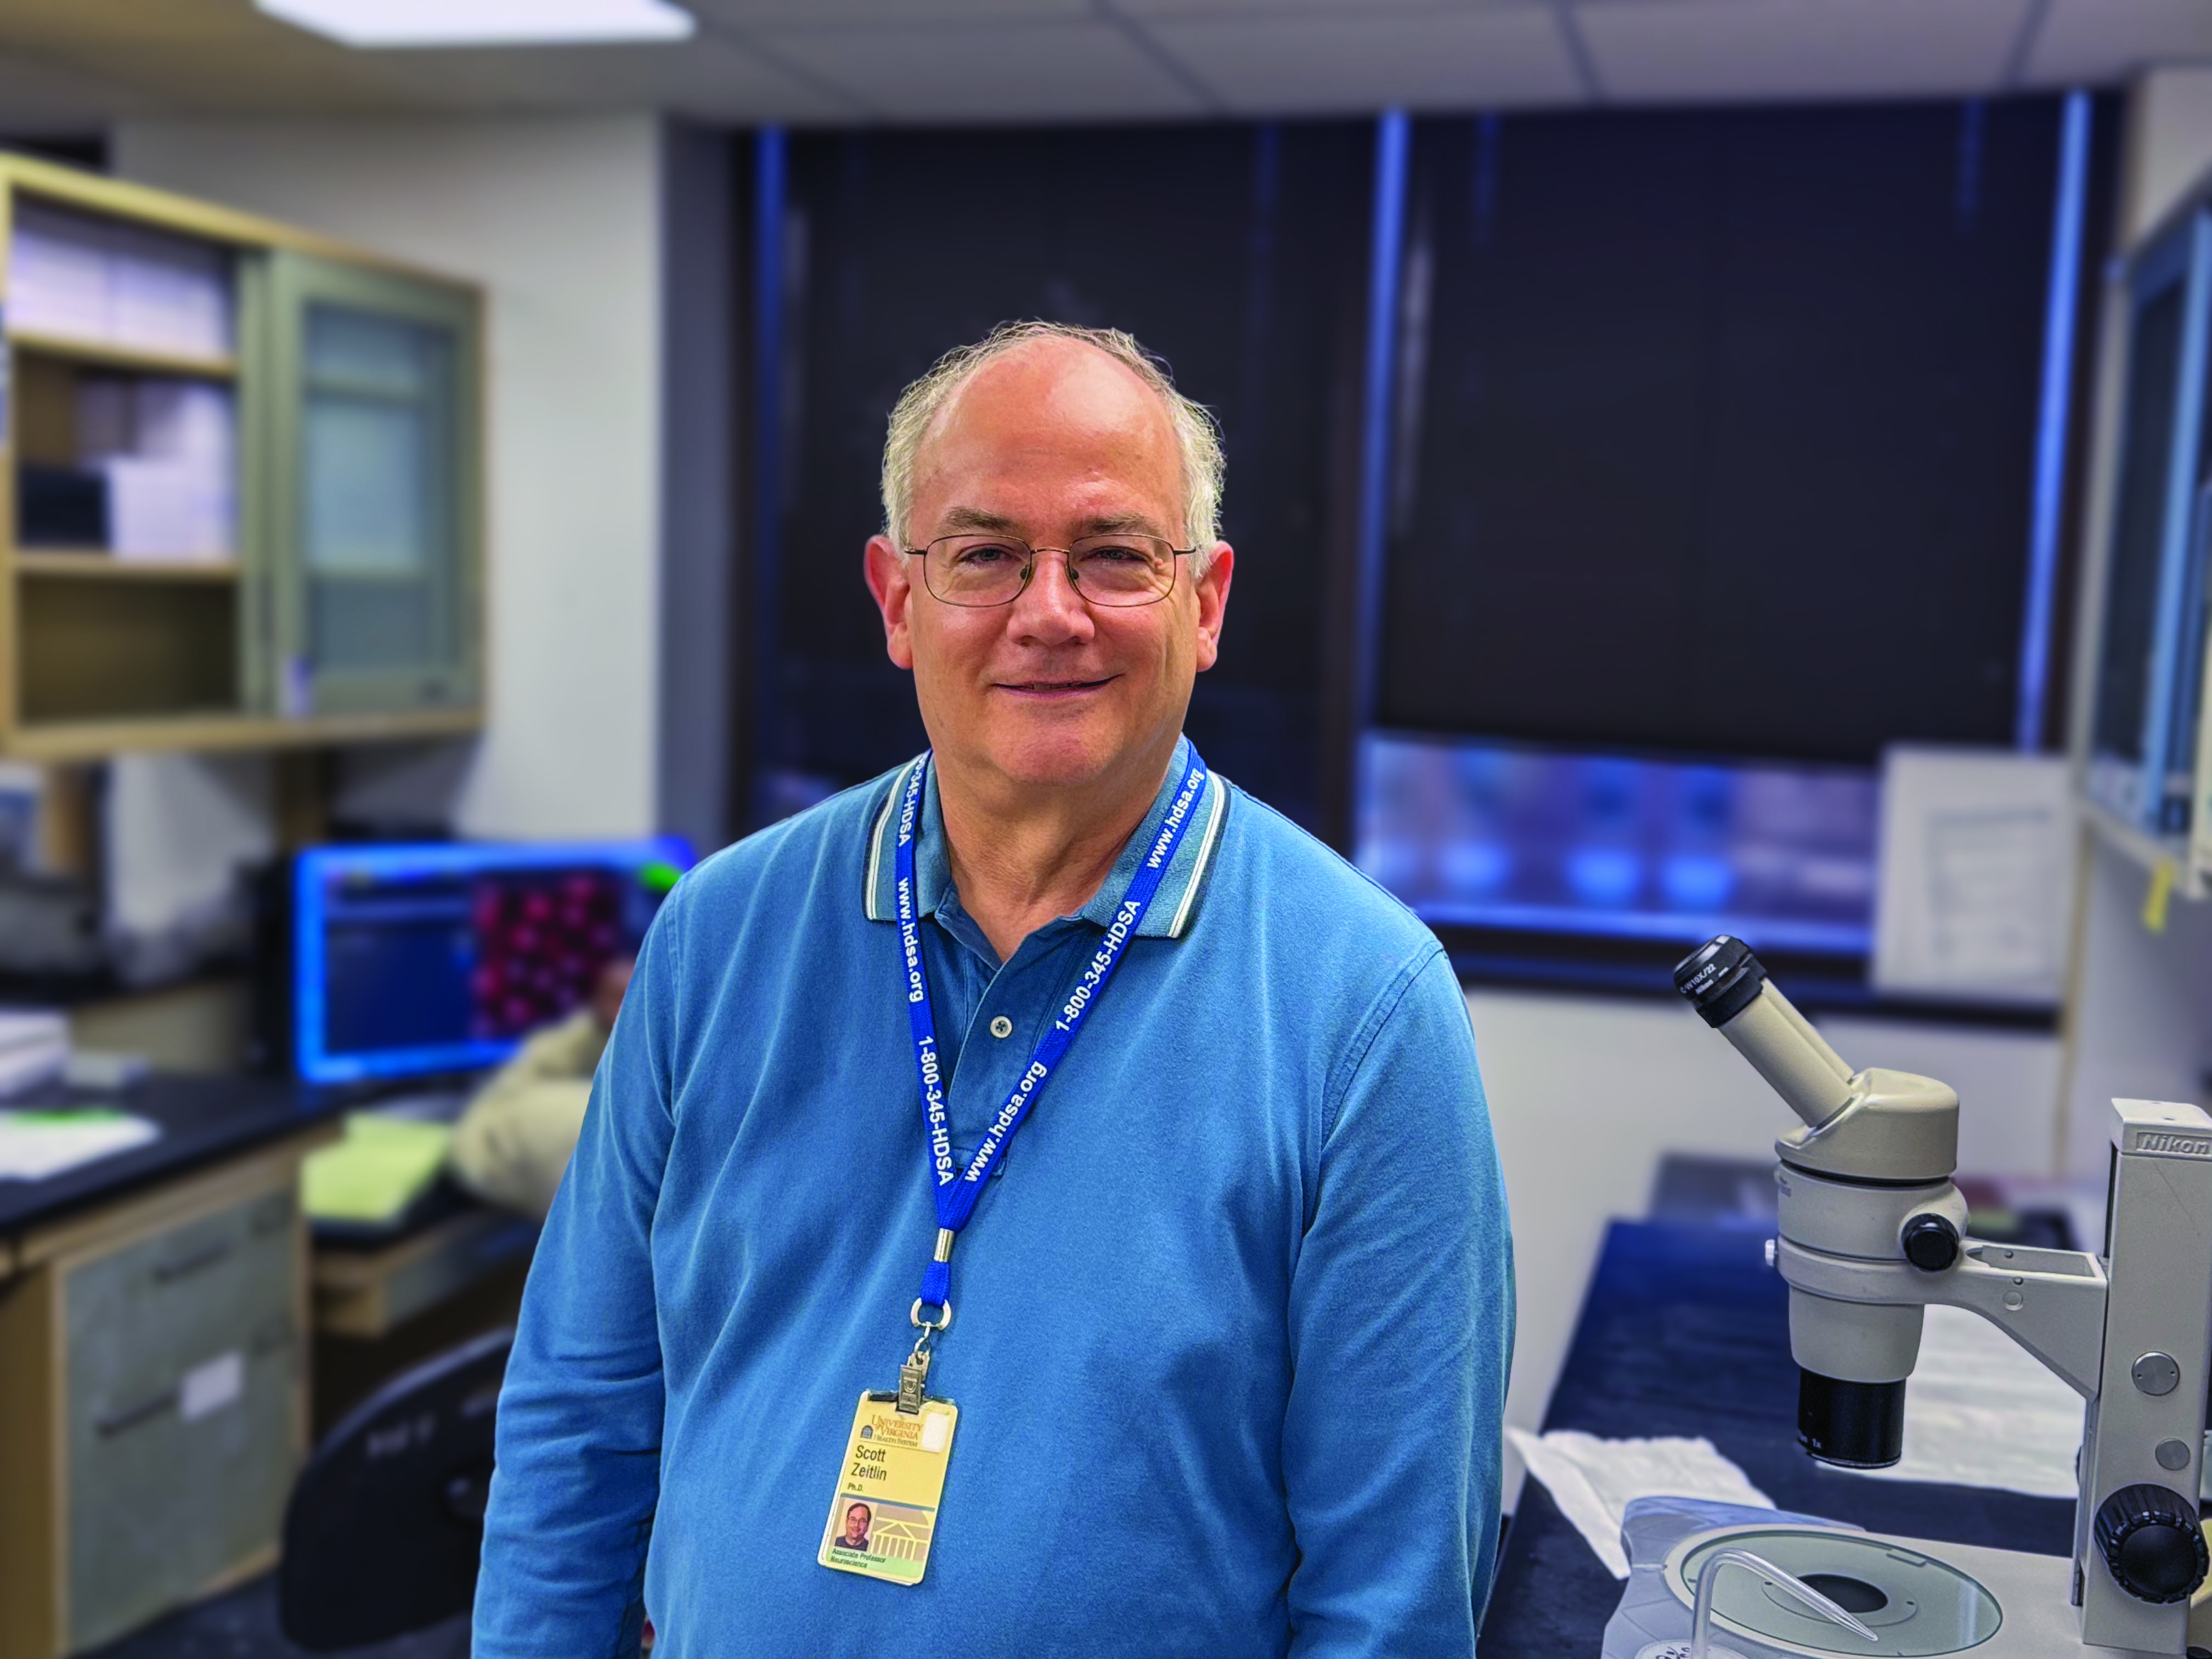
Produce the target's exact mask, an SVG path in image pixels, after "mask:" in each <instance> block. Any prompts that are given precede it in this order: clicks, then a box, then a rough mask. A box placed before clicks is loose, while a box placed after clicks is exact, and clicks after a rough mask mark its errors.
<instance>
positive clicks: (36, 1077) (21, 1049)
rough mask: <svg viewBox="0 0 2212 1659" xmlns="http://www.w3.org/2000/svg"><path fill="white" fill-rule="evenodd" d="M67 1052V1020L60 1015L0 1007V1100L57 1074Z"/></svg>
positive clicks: (45, 1011)
mask: <svg viewBox="0 0 2212 1659" xmlns="http://www.w3.org/2000/svg"><path fill="white" fill-rule="evenodd" d="M69 1051H70V1045H69V1022H68V1021H67V1020H66V1019H64V1018H62V1016H61V1015H59V1014H58V1013H54V1012H51V1011H48V1010H45V1009H11V1008H0V1099H5V1098H7V1097H9V1096H10V1095H19V1094H21V1093H22V1092H23V1091H25V1090H27V1089H33V1088H36V1087H37V1086H38V1085H40V1084H41V1083H44V1082H46V1081H47V1080H48V1079H52V1078H57V1077H59V1076H60V1075H61V1072H62V1067H63V1066H66V1065H67V1064H69Z"/></svg>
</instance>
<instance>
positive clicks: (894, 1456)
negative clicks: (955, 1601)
mask: <svg viewBox="0 0 2212 1659" xmlns="http://www.w3.org/2000/svg"><path fill="white" fill-rule="evenodd" d="M898 1402H899V1397H898V1395H896V1394H864V1395H861V1396H860V1407H859V1409H858V1410H856V1411H855V1412H854V1413H853V1432H852V1435H851V1436H850V1437H849V1438H848V1440H847V1442H846V1445H845V1462H844V1463H843V1464H842V1467H841V1468H839V1470H838V1472H837V1493H836V1497H835V1498H832V1499H830V1502H829V1521H828V1522H826V1523H825V1524H824V1525H823V1528H822V1548H821V1551H820V1553H818V1554H817V1555H816V1557H815V1558H814V1559H816V1560H817V1561H819V1562H821V1564H822V1565H823V1566H825V1567H835V1568H836V1569H837V1571H840V1572H857V1573H859V1574H860V1575H861V1576H862V1577H867V1578H881V1579H883V1580H884V1581H885V1582H887V1583H893V1584H919V1583H921V1574H922V1569H923V1568H924V1567H926V1566H927V1565H929V1546H930V1541H931V1540H932V1539H933V1538H934V1537H935V1536H936V1534H937V1503H938V1499H939V1498H940V1497H942V1496H943V1494H944V1492H945V1464H946V1462H949V1461H950V1460H951V1455H952V1431H953V1428H954V1427H955V1426H956V1425H957V1424H958V1422H959V1421H960V1408H959V1407H957V1406H956V1405H954V1404H953V1403H952V1402H951V1401H950V1400H925V1401H922V1402H921V1411H920V1412H919V1413H912V1414H909V1413H903V1412H902V1411H900V1410H899V1408H898Z"/></svg>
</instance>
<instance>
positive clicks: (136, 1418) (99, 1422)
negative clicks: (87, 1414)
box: [92, 1388, 177, 1440]
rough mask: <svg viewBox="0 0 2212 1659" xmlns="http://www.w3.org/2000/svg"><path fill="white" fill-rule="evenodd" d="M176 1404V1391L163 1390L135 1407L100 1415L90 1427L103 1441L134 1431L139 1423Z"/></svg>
mask: <svg viewBox="0 0 2212 1659" xmlns="http://www.w3.org/2000/svg"><path fill="white" fill-rule="evenodd" d="M176 1403H177V1391H176V1389H173V1388H168V1389H162V1390H161V1393H159V1394H157V1395H150V1396H149V1397H148V1398H146V1399H144V1400H142V1401H139V1402H138V1403H137V1405H135V1406H125V1407H124V1408H123V1409H122V1410H121V1411H119V1412H106V1413H101V1414H100V1416H98V1417H95V1418H94V1419H92V1426H93V1427H94V1429H96V1430H98V1431H99V1432H100V1438H102V1439H103V1440H104V1439H106V1438H108V1437H110V1436H112V1435H118V1434H120V1433H122V1432H123V1431H124V1430H125V1429H135V1428H137V1426H138V1425H140V1424H141V1423H144V1422H147V1421H149V1419H153V1418H156V1417H159V1416H160V1415H161V1413H163V1412H165V1411H167V1410H168V1409H169V1407H172V1406H173V1405H175V1404H176Z"/></svg>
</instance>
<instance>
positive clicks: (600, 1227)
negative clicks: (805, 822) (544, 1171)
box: [472, 891, 682, 1659]
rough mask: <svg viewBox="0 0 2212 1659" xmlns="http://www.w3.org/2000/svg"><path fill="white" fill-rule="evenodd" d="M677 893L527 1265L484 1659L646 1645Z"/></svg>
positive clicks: (482, 1593)
mask: <svg viewBox="0 0 2212 1659" xmlns="http://www.w3.org/2000/svg"><path fill="white" fill-rule="evenodd" d="M681 900H682V894H681V892H680V891H679V892H678V894H677V895H676V896H672V897H671V900H670V902H668V904H667V905H665V907H664V908H663V910H662V913H661V915H660V916H659V919H658V920H657V921H656V922H655V923H654V926H653V930H652V932H651V933H650V934H649V935H648V937H647V941H646V946H645V950H644V951H643V953H642V954H641V957H640V959H639V962H638V967H637V973H636V976H635V979H634V980H633V981H632V982H631V985H630V987H629V995H628V996H627V997H626V998H625V999H624V1000H623V1011H622V1015H621V1018H619V1019H617V1021H616V1023H615V1030H614V1034H613V1036H612V1037H611V1039H610V1040H609V1042H608V1044H607V1051H606V1054H605V1057H604V1058H603V1059H602V1060H601V1061H600V1064H599V1073H598V1076H597V1078H596V1079H595V1080H594V1082H593V1084H592V1097H591V1103H590V1106H589V1107H588V1109H586V1112H585V1115H584V1127H583V1133H582V1135H581V1137H580V1139H579V1140H578V1142H577V1145H576V1152H575V1158H574V1164H573V1165H572V1167H571V1168H570V1170H569V1173H568V1179H567V1180H566V1181H564V1182H562V1185H561V1189H560V1193H559V1194H558V1196H557V1197H556V1199H555V1200H554V1203H553V1208H552V1212H551V1214H550V1216H549V1217H548V1218H547V1221H546V1225H545V1231H544V1234H543V1235H542V1236H541V1237H540V1238H539V1240H538V1253H537V1256H536V1258H535V1260H534V1261H532V1264H531V1269H530V1279H529V1284H528V1285H527V1287H526V1290H525V1291H524V1293H523V1298H522V1315H521V1318H520V1322H519V1325H518V1327H517V1329H516V1333H515V1341H514V1352H513V1358H511V1359H510V1360H509V1361H508V1363H507V1380H506V1383H505V1386H504V1387H503V1388H502V1389H501V1394H500V1401H499V1428H498V1436H497V1458H498V1467H497V1470H496V1473H495V1474H494V1476H493V1478H492V1486H491V1501H490V1507H489V1512H488V1513H487V1514H486V1516H485V1517H484V1545H483V1570H482V1573H481V1576H480V1577H479V1578H478V1581H477V1604H476V1623H475V1636H474V1644H473V1647H472V1652H473V1653H474V1654H475V1655H476V1656H477V1659H508V1656H513V1659H520V1656H525V1655H527V1656H531V1659H615V1656H617V1655H633V1654H635V1653H636V1651H637V1647H638V1632H639V1626H640V1623H641V1620H642V1618H643V1601H642V1575H643V1572H644V1566H645V1557H646V1546H647V1540H648V1538H649V1537H650V1535H651V1532H652V1526H653V1510H654V1507H655V1505H656V1504H657V1503H658V1501H659V1490H660V1441H661V1425H662V1418H663V1407H664V1399H663V1387H662V1376H661V1351H660V1341H659V1326H658V1322H657V1319H656V1316H655V1297H654V1285H653V1257H652V1233H653V1214H654V1211H655V1208H656V1206H657V1205H658V1202H659V1194H660V1188H661V1181H662V1175H663V1171H664V1170H665V1166H666V1164H667V1160H668V1152H669V1146H670V1143H671V1138H672V1135H673V1122H672V1119H671V1111H670V1100H671V1091H670V1087H669V1079H670V1076H671V1066H670V1050H671V1034H672V1032H673V1031H674V1030H675V1029H676V1025H677V1012H678V1011H677V1007H676V1006H675V1005H676V1000H677V999H678V995H679V994H680V991H681V981H680V976H679V972H678V955H679V952H678V947H677V945H676V942H675V936H676V934H677V933H678V926H679V923H678V915H679V913H680V911H681V908H682V903H681Z"/></svg>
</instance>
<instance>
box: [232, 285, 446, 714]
mask: <svg viewBox="0 0 2212 1659" xmlns="http://www.w3.org/2000/svg"><path fill="white" fill-rule="evenodd" d="M265 314H266V317H267V326H268V329H269V331H270V337H269V350H268V356H267V362H268V365H269V370H270V380H271V382H272V385H273V387H274V395H273V397H272V398H270V405H269V408H268V410H267V416H266V418H267V422H268V426H267V442H268V444H269V447H270V480H269V481H270V499H271V505H272V510H271V513H270V525H269V541H268V545H267V547H266V549H265V550H264V557H265V559H266V563H267V575H268V579H269V582H270V591H271V592H272V595H273V597H274V600H275V605H274V610H275V616H274V617H273V621H274V623H275V627H274V629H273V630H272V632H273V639H272V644H273V645H274V647H275V664H274V669H275V671H274V674H273V677H272V678H273V681H274V684H273V688H272V690H273V693H274V699H275V702H276V708H277V710H278V712H279V713H281V714H287V715H291V716H295V717H301V716H308V715H316V714H374V713H388V712H396V711H403V710H416V709H426V708H467V707H471V706H474V705H475V704H477V702H479V701H480V700H481V684H480V681H481V671H480V667H479V665H480V662H481V659H482V646H481V637H480V636H481V628H482V623H481V615H480V613H481V600H480V595H481V592H482V574H481V573H482V550H481V545H480V541H481V532H480V520H479V513H478V500H479V493H480V489H481V484H480V481H479V470H480V453H479V452H480V447H481V439H480V433H481V430H482V422H481V414H480V410H481V397H480V393H479V390H478V386H479V367H478V365H479V358H478V334H479V328H480V322H479V318H478V313H477V305H476V301H475V299H474V297H473V296H472V295H469V294H467V293H465V292H464V291H462V290H459V289H449V288H443V287H440V286H436V285H435V284H431V283H419V282H414V281H410V280H409V279H406V278H404V277H400V276H392V275H390V274H388V273H386V272H382V271H376V270H365V269H362V268H359V267H355V266H350V265H343V264H334V263H331V262H330V261H327V260H323V259H317V258H309V257H307V256H304V255H301V254H295V253H289V252H283V253H278V254H276V255H274V256H272V258H271V262H270V272H269V295H268V305H267V309H266V313H265Z"/></svg>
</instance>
